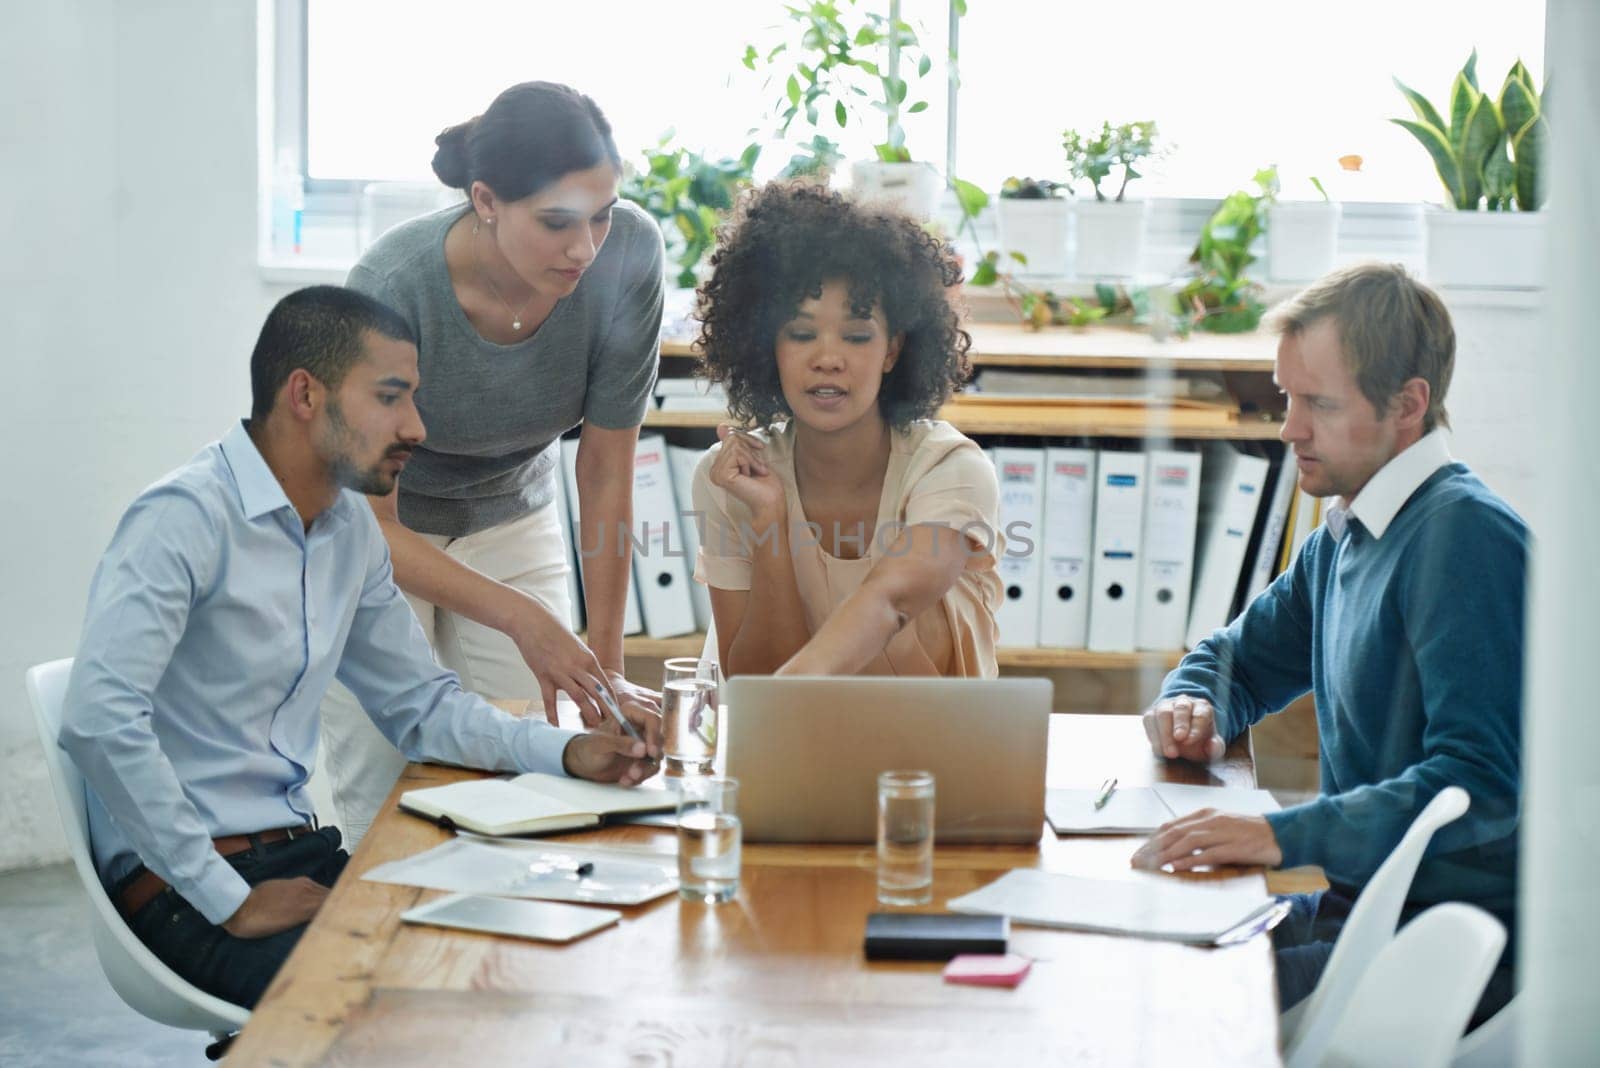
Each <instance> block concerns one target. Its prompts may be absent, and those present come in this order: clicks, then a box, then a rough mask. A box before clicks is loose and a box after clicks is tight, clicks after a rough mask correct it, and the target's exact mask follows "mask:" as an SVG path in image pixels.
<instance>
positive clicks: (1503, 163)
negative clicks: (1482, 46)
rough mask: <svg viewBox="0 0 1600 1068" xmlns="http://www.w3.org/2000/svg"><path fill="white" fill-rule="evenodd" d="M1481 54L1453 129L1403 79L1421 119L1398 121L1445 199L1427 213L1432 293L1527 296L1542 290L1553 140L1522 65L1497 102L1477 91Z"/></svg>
mask: <svg viewBox="0 0 1600 1068" xmlns="http://www.w3.org/2000/svg"><path fill="white" fill-rule="evenodd" d="M1477 66H1478V53H1477V50H1476V49H1474V50H1473V52H1472V55H1471V56H1469V57H1468V59H1467V62H1466V65H1465V66H1464V67H1462V68H1461V71H1460V73H1458V74H1457V75H1456V77H1455V81H1454V83H1453V84H1452V85H1451V87H1450V110H1449V114H1450V119H1449V121H1448V122H1446V121H1445V119H1444V117H1443V116H1442V115H1441V114H1440V112H1439V111H1438V110H1437V109H1436V108H1434V106H1433V105H1432V104H1431V103H1429V102H1428V100H1427V98H1426V97H1424V96H1423V95H1422V94H1421V93H1418V92H1416V91H1414V90H1412V89H1410V88H1408V87H1407V86H1406V85H1405V84H1404V83H1402V82H1401V81H1400V80H1399V79H1398V78H1396V79H1395V85H1396V86H1398V87H1399V89H1400V92H1401V93H1402V94H1403V95H1404V96H1405V98H1406V101H1407V102H1408V103H1409V104H1410V105H1411V110H1412V111H1413V112H1415V113H1416V118H1415V119H1393V120H1391V121H1392V122H1394V123H1395V124H1396V125H1398V126H1401V127H1404V128H1405V129H1406V130H1409V131H1410V132H1411V134H1412V136H1414V137H1416V139H1417V140H1418V141H1420V142H1421V143H1422V146H1423V148H1425V149H1427V151H1428V155H1429V156H1430V157H1432V159H1433V165H1434V168H1435V170H1437V171H1438V173H1439V180H1440V182H1442V183H1443V185H1444V189H1445V206H1444V207H1443V208H1441V209H1431V210H1429V211H1427V212H1426V213H1425V215H1424V216H1423V219H1424V233H1425V235H1426V239H1427V261H1426V269H1425V270H1426V276H1427V278H1428V280H1429V281H1430V282H1432V283H1434V284H1435V285H1457V286H1494V287H1509V288H1528V287H1534V286H1537V285H1539V284H1540V282H1541V277H1542V274H1543V266H1544V220H1543V216H1541V215H1539V214H1537V212H1538V210H1539V207H1540V205H1541V204H1542V203H1543V199H1544V192H1543V187H1542V181H1541V176H1540V167H1541V165H1542V163H1543V159H1544V155H1545V152H1546V150H1547V148H1548V144H1549V139H1550V123H1549V120H1547V119H1546V118H1545V117H1544V113H1543V111H1544V108H1543V100H1542V97H1541V94H1540V93H1539V92H1538V91H1537V90H1536V89H1535V88H1534V85H1533V76H1532V75H1530V74H1529V73H1528V68H1527V67H1524V66H1523V65H1522V61H1521V60H1520V59H1519V60H1517V61H1516V62H1515V63H1513V64H1512V65H1511V70H1510V72H1509V73H1507V74H1506V79H1505V82H1504V84H1502V85H1501V87H1500V98H1499V100H1498V101H1497V100H1496V99H1495V98H1494V97H1492V96H1490V95H1489V94H1488V93H1485V92H1483V91H1482V90H1480V89H1479V88H1478V76H1477Z"/></svg>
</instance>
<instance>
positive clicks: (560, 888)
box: [363, 836, 678, 905]
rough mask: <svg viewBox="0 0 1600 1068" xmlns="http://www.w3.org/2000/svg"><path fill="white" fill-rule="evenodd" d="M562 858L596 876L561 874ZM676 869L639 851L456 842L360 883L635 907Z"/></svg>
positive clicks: (674, 881)
mask: <svg viewBox="0 0 1600 1068" xmlns="http://www.w3.org/2000/svg"><path fill="white" fill-rule="evenodd" d="M568 860H570V861H576V862H578V863H584V862H588V863H592V864H593V865H594V870H593V871H592V872H591V873H589V874H588V875H584V876H581V877H580V876H577V875H574V874H572V873H571V872H568V871H564V870H559V867H560V865H561V862H563V861H568ZM552 862H554V863H552ZM677 865H678V862H677V858H676V857H674V856H672V855H670V854H663V853H653V852H646V851H644V850H626V849H617V848H608V847H603V846H578V845H568V844H565V843H563V844H555V843H550V842H539V841H531V842H530V841H489V840H485V839H483V838H479V837H476V836H472V837H468V836H460V837H457V838H454V839H452V840H451V841H448V842H445V843H444V844H442V845H438V846H435V847H434V848H432V849H430V850H428V851H427V852H425V853H418V854H417V855H416V856H412V857H406V858H405V859H404V860H393V861H390V862H389V863H387V864H380V865H378V866H377V867H375V868H373V869H372V870H371V871H369V872H367V874H366V875H365V876H363V878H366V879H370V880H372V881H373V882H379V883H400V884H403V885H406V886H425V887H427V888H429V889H430V890H452V891H455V892H457V893H465V894H493V895H497V896H499V897H526V898H541V899H544V900H546V901H573V902H579V903H583V904H592V905H638V904H642V903H643V902H646V901H651V900H654V899H655V898H658V897H661V896H662V895H664V894H670V893H672V891H674V890H676V889H677V888H678V870H677Z"/></svg>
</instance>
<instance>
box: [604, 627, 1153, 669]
mask: <svg viewBox="0 0 1600 1068" xmlns="http://www.w3.org/2000/svg"><path fill="white" fill-rule="evenodd" d="M705 644H706V636H705V635H704V634H684V635H681V636H679V637H676V638H647V637H645V636H643V635H634V636H633V637H631V638H624V639H622V651H623V653H624V654H626V655H627V656H639V657H649V658H652V659H654V658H660V659H663V660H664V659H666V658H667V657H672V656H699V655H700V651H701V650H702V649H704V648H705ZM1182 658H1183V652H1182V651H1181V650H1180V651H1177V652H1153V653H1152V652H1145V653H1097V652H1092V651H1090V650H1088V649H1021V648H1016V649H1006V648H1001V649H997V650H996V651H995V659H996V660H998V661H999V663H1000V666H1001V667H1011V668H1034V669H1040V670H1042V669H1047V668H1080V669H1082V670H1085V671H1135V670H1140V669H1158V670H1161V671H1166V670H1168V669H1170V668H1172V667H1174V666H1176V665H1177V663H1178V661H1179V660H1180V659H1182Z"/></svg>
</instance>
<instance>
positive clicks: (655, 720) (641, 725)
mask: <svg viewBox="0 0 1600 1068" xmlns="http://www.w3.org/2000/svg"><path fill="white" fill-rule="evenodd" d="M606 680H607V681H608V682H610V683H611V692H612V693H614V694H616V695H617V707H618V708H619V709H620V710H621V711H622V714H623V715H624V716H626V717H627V720H628V722H629V723H632V724H633V725H634V727H635V729H637V730H638V732H639V733H640V735H642V736H643V737H644V740H645V744H646V745H647V746H648V747H649V750H650V756H652V757H659V756H660V755H661V694H660V693H658V692H657V691H655V690H652V689H649V688H648V687H645V686H636V685H634V684H633V683H631V682H629V681H628V680H627V679H625V678H623V677H622V673H621V672H619V671H607V672H606Z"/></svg>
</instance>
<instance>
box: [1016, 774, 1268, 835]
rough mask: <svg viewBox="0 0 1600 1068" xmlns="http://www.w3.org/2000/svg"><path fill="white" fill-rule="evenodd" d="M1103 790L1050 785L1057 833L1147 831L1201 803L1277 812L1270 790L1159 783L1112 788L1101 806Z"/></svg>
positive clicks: (1050, 815) (1242, 811) (1048, 799)
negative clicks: (1096, 803) (1097, 805)
mask: <svg viewBox="0 0 1600 1068" xmlns="http://www.w3.org/2000/svg"><path fill="white" fill-rule="evenodd" d="M1099 794H1100V791H1099V790H1077V789H1073V790H1048V791H1046V792H1045V802H1044V811H1045V817H1046V818H1047V819H1048V820H1049V821H1050V826H1051V827H1052V828H1054V829H1055V832H1056V833H1057V834H1149V833H1151V832H1152V831H1154V830H1155V829H1156V828H1157V827H1159V826H1161V825H1162V824H1163V823H1167V822H1169V821H1171V820H1175V819H1178V818H1180V817H1182V816H1187V815H1190V814H1191V813H1195V812H1198V811H1200V810H1201V809H1203V808H1214V809H1216V810H1217V811H1218V812H1232V813H1234V814H1236V815H1241V816H1264V815H1266V814H1267V813H1268V812H1277V811H1278V809H1279V807H1280V806H1279V805H1278V802H1277V801H1276V800H1275V799H1274V798H1273V796H1272V795H1271V794H1270V793H1268V792H1267V791H1266V790H1252V789H1248V788H1244V787H1233V786H1190V785H1186V784H1181V783H1169V782H1164V783H1159V784H1157V785H1155V786H1126V787H1119V788H1118V789H1116V790H1113V791H1112V793H1111V797H1110V799H1109V800H1107V801H1106V803H1105V805H1104V806H1103V807H1101V808H1099V809H1096V808H1095V807H1094V799H1095V798H1096V797H1098V796H1099Z"/></svg>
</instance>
